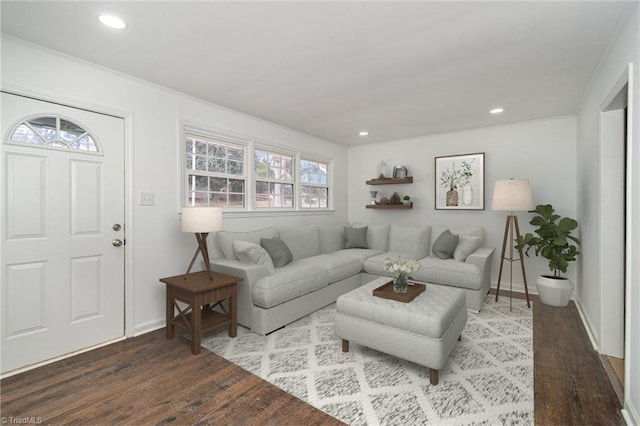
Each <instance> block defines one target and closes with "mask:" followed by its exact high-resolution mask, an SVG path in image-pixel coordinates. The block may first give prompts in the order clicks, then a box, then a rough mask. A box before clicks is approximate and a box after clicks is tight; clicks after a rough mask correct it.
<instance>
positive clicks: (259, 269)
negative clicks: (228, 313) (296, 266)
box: [210, 258, 271, 328]
mask: <svg viewBox="0 0 640 426" xmlns="http://www.w3.org/2000/svg"><path fill="white" fill-rule="evenodd" d="M210 262H211V270H213V271H215V272H221V273H223V274H228V275H233V276H235V277H239V278H242V281H240V282H239V283H238V286H237V293H236V295H237V303H236V306H237V311H238V324H240V325H243V326H245V327H248V328H251V326H252V324H251V314H252V312H253V296H252V293H253V291H252V290H253V286H254V285H255V283H257V282H258V281H260V280H261V279H262V278H264V277H267V276H269V275H271V274H270V273H269V270H268V269H267V267H266V266H264V265H256V264H251V263H242V262H240V261H239V260H232V259H226V258H214V259H211V260H210Z"/></svg>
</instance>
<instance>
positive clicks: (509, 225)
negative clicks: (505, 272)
mask: <svg viewBox="0 0 640 426" xmlns="http://www.w3.org/2000/svg"><path fill="white" fill-rule="evenodd" d="M514 228H515V238H514ZM514 239H517V240H519V239H520V226H519V225H518V216H515V215H514V214H510V215H508V216H507V220H506V222H505V225H504V237H503V239H502V254H501V255H500V272H499V273H498V287H497V288H496V302H497V301H498V296H499V295H500V282H501V281H502V266H503V265H504V261H505V260H506V261H507V262H509V302H510V303H511V299H512V298H511V294H512V291H511V289H512V286H513V262H514V261H515V262H520V266H521V267H522V280H523V281H524V293H525V295H526V298H527V308H530V307H531V303H530V301H529V287H528V286H527V274H526V273H525V271H524V259H523V257H522V248H520V247H519V248H518V256H519V257H518V258H514V257H513V240H514ZM507 240H508V241H509V257H505V251H506V249H507ZM509 310H511V305H510V306H509Z"/></svg>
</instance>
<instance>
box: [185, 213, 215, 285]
mask: <svg viewBox="0 0 640 426" xmlns="http://www.w3.org/2000/svg"><path fill="white" fill-rule="evenodd" d="M180 217H181V222H182V224H181V229H182V232H193V233H195V234H196V240H197V241H198V248H197V249H196V252H195V254H194V255H193V258H191V263H190V264H189V267H188V268H187V272H186V274H185V276H184V279H185V280H186V279H187V277H188V276H189V272H190V271H191V268H192V267H193V264H194V263H195V261H196V258H197V257H198V253H201V254H202V260H203V261H204V266H205V268H206V270H207V273H208V274H209V278H210V279H211V281H213V275H212V274H211V264H210V263H209V250H208V248H207V236H208V235H209V232H217V231H221V230H222V208H220V207H183V208H182V214H181V216H180Z"/></svg>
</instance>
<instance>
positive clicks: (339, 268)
mask: <svg viewBox="0 0 640 426" xmlns="http://www.w3.org/2000/svg"><path fill="white" fill-rule="evenodd" d="M298 262H300V263H304V264H308V265H314V266H321V267H323V268H325V269H326V270H327V271H328V272H329V282H330V283H335V282H337V281H340V280H342V279H344V278H347V277H350V276H352V275H355V274H357V273H359V272H361V271H362V262H361V261H360V260H359V259H357V258H355V257H349V256H340V255H336V254H319V255H317V256H311V257H306V258H304V259H300V260H299V261H298Z"/></svg>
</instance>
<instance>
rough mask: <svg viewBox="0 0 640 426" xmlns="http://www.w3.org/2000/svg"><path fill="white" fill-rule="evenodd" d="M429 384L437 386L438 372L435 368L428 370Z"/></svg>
mask: <svg viewBox="0 0 640 426" xmlns="http://www.w3.org/2000/svg"><path fill="white" fill-rule="evenodd" d="M429 382H431V384H432V385H434V386H435V385H437V384H438V370H436V369H435V368H430V369H429Z"/></svg>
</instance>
